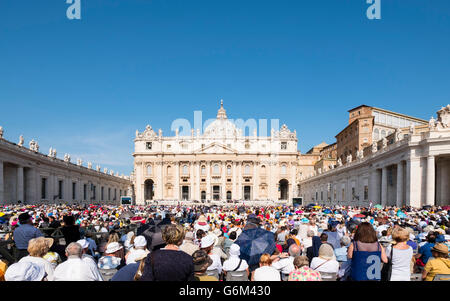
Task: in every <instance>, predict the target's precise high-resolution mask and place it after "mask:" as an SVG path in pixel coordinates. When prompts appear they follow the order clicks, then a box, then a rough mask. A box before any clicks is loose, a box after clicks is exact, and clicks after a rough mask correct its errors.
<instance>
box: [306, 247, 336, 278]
mask: <svg viewBox="0 0 450 301" xmlns="http://www.w3.org/2000/svg"><path fill="white" fill-rule="evenodd" d="M311 269H313V270H316V271H318V272H324V273H336V275H337V273H338V272H339V263H338V262H337V260H336V257H335V256H334V252H333V247H332V246H331V245H329V244H326V243H324V244H322V245H321V246H320V248H319V256H318V257H314V258H313V260H312V261H311Z"/></svg>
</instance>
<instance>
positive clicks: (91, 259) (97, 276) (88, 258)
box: [81, 254, 103, 281]
mask: <svg viewBox="0 0 450 301" xmlns="http://www.w3.org/2000/svg"><path fill="white" fill-rule="evenodd" d="M81 259H82V260H83V261H84V262H86V263H87V264H88V265H89V266H90V268H91V271H92V273H93V274H94V276H95V281H103V277H102V274H101V273H100V271H99V270H98V268H97V263H96V262H95V260H94V257H92V256H90V255H87V254H83V256H81Z"/></svg>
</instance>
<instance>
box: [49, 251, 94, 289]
mask: <svg viewBox="0 0 450 301" xmlns="http://www.w3.org/2000/svg"><path fill="white" fill-rule="evenodd" d="M82 255H83V249H82V248H81V245H80V244H78V243H76V242H73V243H70V244H69V245H68V246H67V248H66V256H67V260H66V261H64V262H63V263H61V264H60V265H58V266H57V267H56V269H55V272H54V274H53V276H54V280H55V281H96V280H97V279H98V278H97V277H96V275H95V274H94V273H93V271H92V269H91V267H90V266H89V265H88V264H87V263H86V262H84V261H83V260H82V259H81V257H82Z"/></svg>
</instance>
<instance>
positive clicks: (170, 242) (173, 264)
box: [140, 224, 194, 281]
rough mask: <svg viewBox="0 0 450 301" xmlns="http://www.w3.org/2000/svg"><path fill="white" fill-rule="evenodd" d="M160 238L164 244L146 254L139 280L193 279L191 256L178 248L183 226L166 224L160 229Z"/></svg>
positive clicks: (181, 239) (180, 242)
mask: <svg viewBox="0 0 450 301" xmlns="http://www.w3.org/2000/svg"><path fill="white" fill-rule="evenodd" d="M162 238H163V240H164V242H165V243H166V246H165V247H164V248H162V249H159V250H155V251H152V252H151V253H150V254H148V255H147V258H146V259H145V266H144V269H143V272H142V277H141V278H140V281H192V280H194V263H193V261H192V256H190V255H188V254H186V253H185V252H183V251H181V250H180V249H179V247H180V245H181V244H182V243H183V238H184V228H183V227H182V226H180V225H173V224H171V225H167V226H165V227H164V228H163V229H162Z"/></svg>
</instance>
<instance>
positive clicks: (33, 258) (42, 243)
mask: <svg viewBox="0 0 450 301" xmlns="http://www.w3.org/2000/svg"><path fill="white" fill-rule="evenodd" d="M52 244H53V238H44V237H42V236H41V237H38V238H33V239H31V240H30V241H29V242H28V253H29V254H30V255H28V256H25V257H22V259H20V260H19V262H32V263H34V264H37V265H41V266H43V267H44V270H45V272H46V273H47V279H48V280H49V281H53V265H52V264H51V263H50V262H48V261H47V260H45V259H44V258H43V257H44V255H45V254H47V252H48V250H49V249H50V247H51V245H52Z"/></svg>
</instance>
